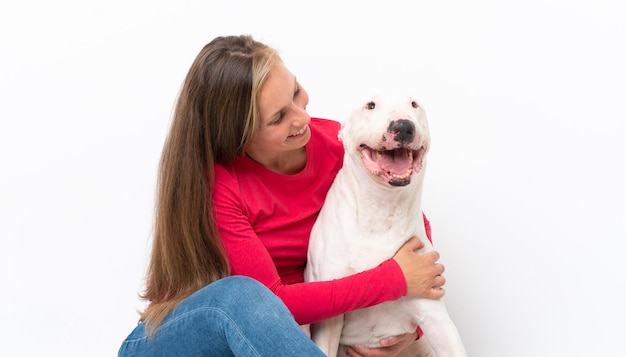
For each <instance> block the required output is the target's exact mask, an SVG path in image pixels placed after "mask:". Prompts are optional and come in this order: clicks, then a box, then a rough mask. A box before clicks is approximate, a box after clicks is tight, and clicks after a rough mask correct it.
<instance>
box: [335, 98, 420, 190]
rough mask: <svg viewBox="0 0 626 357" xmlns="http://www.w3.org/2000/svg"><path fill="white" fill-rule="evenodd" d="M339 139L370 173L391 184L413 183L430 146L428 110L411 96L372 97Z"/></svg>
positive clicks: (352, 116)
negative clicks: (425, 110) (426, 111)
mask: <svg viewBox="0 0 626 357" xmlns="http://www.w3.org/2000/svg"><path fill="white" fill-rule="evenodd" d="M339 139H340V140H341V141H342V142H343V145H344V148H345V150H346V152H347V153H348V154H349V155H351V156H353V157H354V158H355V160H357V158H360V160H361V163H362V165H363V167H364V168H365V169H366V170H367V171H369V173H370V174H372V175H373V176H375V177H377V179H378V180H382V181H383V182H386V183H388V184H390V185H392V186H406V185H408V184H410V183H411V178H412V177H413V175H416V174H419V173H420V172H421V171H422V169H423V167H424V162H425V157H426V153H427V152H428V149H429V146H430V133H429V131H428V122H427V119H426V114H425V112H424V109H423V108H422V107H421V106H420V105H419V103H418V102H417V100H416V99H415V98H413V97H411V96H391V95H386V96H385V95H377V96H374V97H371V98H370V99H369V100H367V101H366V102H365V103H364V104H363V105H361V106H359V107H358V108H357V109H355V110H354V111H353V112H352V114H351V115H350V117H349V118H348V119H347V120H346V121H345V122H344V123H343V127H342V129H341V131H340V133H339Z"/></svg>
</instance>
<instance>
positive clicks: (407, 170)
mask: <svg viewBox="0 0 626 357" xmlns="http://www.w3.org/2000/svg"><path fill="white" fill-rule="evenodd" d="M358 151H359V153H360V154H361V159H362V160H363V163H364V164H365V167H366V168H367V170H369V172H370V173H372V174H373V175H376V176H379V177H381V178H383V179H384V180H385V181H387V182H388V183H389V184H390V185H392V186H406V185H408V184H409V183H411V176H412V175H413V174H414V173H418V172H420V171H421V169H422V165H423V161H424V153H425V152H426V149H425V148H424V147H423V146H422V147H420V148H419V149H411V148H398V149H392V150H375V149H372V148H370V147H368V146H367V145H364V144H362V145H361V146H360V147H359V150H358Z"/></svg>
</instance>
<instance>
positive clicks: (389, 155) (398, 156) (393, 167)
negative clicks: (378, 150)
mask: <svg viewBox="0 0 626 357" xmlns="http://www.w3.org/2000/svg"><path fill="white" fill-rule="evenodd" d="M378 165H379V166H380V168H381V169H383V170H385V171H390V172H392V173H395V174H399V175H402V174H404V173H405V172H407V170H408V169H409V166H411V162H410V161H409V157H408V156H407V154H406V150H405V149H398V150H393V151H385V152H384V153H383V155H382V157H381V158H380V159H378Z"/></svg>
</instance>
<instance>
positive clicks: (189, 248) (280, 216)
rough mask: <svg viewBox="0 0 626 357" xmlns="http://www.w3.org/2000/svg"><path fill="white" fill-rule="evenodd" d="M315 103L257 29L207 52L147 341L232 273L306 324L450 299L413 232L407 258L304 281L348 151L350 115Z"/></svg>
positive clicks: (162, 238) (189, 104)
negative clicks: (317, 110)
mask: <svg viewBox="0 0 626 357" xmlns="http://www.w3.org/2000/svg"><path fill="white" fill-rule="evenodd" d="M308 101H309V98H308V94H307V93H306V91H305V90H304V88H302V86H301V85H300V84H299V83H298V81H297V80H296V78H295V76H294V75H293V74H292V73H291V72H289V70H288V69H287V68H286V67H285V65H284V64H283V63H282V61H281V59H280V57H279V55H278V53H277V52H276V51H275V50H274V49H272V48H271V47H269V46H266V45H264V44H262V43H259V42H257V41H255V40H253V39H252V38H251V37H249V36H228V37H218V38H215V39H214V40H213V41H211V42H210V43H209V44H207V45H206V46H205V47H204V48H203V49H202V51H201V52H200V53H199V54H198V56H197V57H196V59H195V61H194V63H193V64H192V66H191V68H190V70H189V72H188V74H187V77H186V79H185V82H184V84H183V87H182V89H181V92H180V94H179V98H178V102H177V106H176V110H175V113H174V118H173V122H172V127H171V129H170V133H169V136H168V138H167V141H166V143H165V146H164V149H163V155H162V159H161V165H160V171H159V182H158V187H159V190H158V198H157V209H156V225H155V236H154V242H153V247H152V257H151V261H150V265H149V269H148V276H147V287H146V291H145V293H144V294H143V298H144V299H146V300H148V301H150V302H151V304H150V306H149V308H148V309H147V310H146V311H144V312H143V314H142V316H141V319H142V323H141V325H140V326H139V327H138V329H136V330H135V332H134V334H135V337H136V336H139V337H140V338H142V339H145V338H146V336H152V341H153V342H152V343H153V344H154V345H155V346H156V345H157V344H158V341H159V338H160V336H162V335H165V334H166V333H165V332H163V333H161V331H164V330H165V329H166V328H167V327H169V326H170V325H171V324H176V323H177V321H179V320H178V319H177V318H176V316H178V315H179V314H180V311H181V310H182V311H186V309H187V307H186V306H187V305H190V304H192V303H190V300H193V301H194V303H195V304H199V305H195V306H203V305H202V304H205V305H204V306H205V307H206V309H211V308H213V305H212V304H215V303H216V302H217V300H215V299H209V298H206V300H205V299H203V298H196V299H194V298H193V297H194V296H195V295H196V294H198V293H200V294H202V292H203V291H204V290H205V289H206V290H209V288H210V287H211V286H213V285H216V284H217V283H219V281H218V280H220V279H223V278H225V277H227V276H229V275H243V276H247V277H251V278H254V280H256V281H259V282H261V283H262V284H263V285H265V286H266V287H267V288H269V290H271V291H272V292H273V293H274V294H275V295H276V296H278V297H279V298H280V300H282V302H283V303H284V304H285V305H286V307H287V308H288V310H289V311H290V312H291V314H292V315H293V317H291V320H292V322H293V319H294V318H295V321H296V322H297V324H309V323H313V322H316V321H320V320H323V319H327V318H329V317H332V316H336V315H338V314H343V313H345V312H348V311H351V310H354V309H359V308H364V307H368V306H372V305H376V304H379V303H382V302H385V301H390V300H395V299H398V298H400V297H402V296H405V295H408V296H419V297H425V298H433V299H437V298H440V297H442V296H443V294H444V290H443V289H442V288H441V287H442V286H443V285H444V283H445V279H444V278H443V276H442V275H441V274H442V273H443V270H444V268H443V266H442V265H441V264H438V263H436V261H437V260H438V258H439V256H438V254H437V253H436V252H431V253H429V254H427V255H423V256H419V255H416V254H413V253H412V252H413V251H414V250H415V249H418V248H420V247H421V242H420V241H419V239H417V238H415V237H413V238H412V239H410V238H411V237H406V239H407V240H408V242H407V243H406V244H405V245H404V246H403V247H402V248H401V249H400V250H399V251H398V252H397V253H396V255H395V256H394V257H393V258H391V259H389V260H387V261H385V262H382V264H381V265H379V266H378V267H376V268H374V269H371V270H368V271H364V272H361V273H358V274H355V275H353V276H349V277H346V278H342V279H337V280H333V281H327V282H315V283H305V282H304V281H303V280H304V279H303V272H304V267H305V265H306V251H307V245H308V238H309V234H310V231H311V228H312V226H313V223H314V221H315V218H316V216H317V214H318V212H319V210H320V208H321V206H322V203H323V201H324V198H325V196H326V193H327V191H328V189H329V188H330V185H331V183H332V181H333V179H334V177H335V175H336V174H337V171H338V170H339V169H340V167H341V165H342V158H343V148H342V146H341V144H340V143H339V142H338V140H337V133H338V130H339V123H338V122H336V121H331V120H324V119H318V118H311V117H310V116H309V114H308V113H307V112H306V105H307V104H308ZM416 219H422V217H416ZM424 220H425V218H424ZM426 223H427V221H426ZM427 227H428V225H427ZM429 238H430V237H429ZM228 279H233V278H228ZM238 293H240V292H239V290H233V291H232V292H231V295H232V299H234V300H236V301H239V300H240V299H242V298H241V297H240V296H239V295H237V294H238ZM205 295H209V293H207V294H205ZM246 298H248V297H246ZM239 303H241V304H242V305H244V304H245V302H239ZM242 307H243V306H242ZM241 313H242V314H248V315H249V314H252V315H254V314H256V313H258V312H257V311H246V310H244V311H242V312H241ZM248 317H249V316H248ZM252 319H254V317H252ZM259 319H261V318H259ZM212 323H213V321H211V320H210V321H206V324H208V325H211V324H212ZM185 328H187V329H199V328H200V327H199V326H196V325H194V324H185V325H184V326H183V327H177V328H176V331H177V332H176V333H177V334H179V336H180V340H181V341H185V339H186V338H187V337H186V336H187V334H186V332H185V331H184V330H185ZM137 330H141V332H137ZM144 330H145V331H144ZM270 330H275V328H267V333H268V334H269V335H271V334H272V333H274V332H275V331H270ZM170 333H172V334H174V332H170ZM222 333H223V334H226V335H228V333H229V332H227V331H224V332H222ZM146 334H147V335H146ZM132 336H133V335H131V336H129V338H131V337H132ZM417 337H418V335H417V332H416V333H413V334H406V335H403V336H397V337H393V338H389V339H386V340H384V341H381V345H382V346H385V347H383V348H379V349H364V348H360V347H358V346H350V347H349V348H348V349H347V352H348V354H349V355H371V356H376V355H380V356H393V355H397V354H398V353H399V352H402V351H408V350H411V348H414V347H412V345H415V343H414V341H415V340H416V339H417ZM247 338H248V339H255V338H258V335H256V333H251V335H249V336H247ZM296 340H297V339H294V343H298V344H299V345H298V346H300V345H306V343H302V342H301V341H299V340H298V341H296ZM207 341H211V340H210V337H207ZM125 343H128V341H127V342H125ZM210 343H211V342H206V344H210ZM148 345H149V343H148V342H146V344H145V346H148ZM123 347H124V346H123ZM142 348H143V347H142ZM146 348H147V347H146ZM155 348H158V347H155ZM281 351H283V350H280V349H276V350H274V352H273V353H271V355H281ZM286 355H293V354H289V353H287V354H286ZM304 355H306V354H304Z"/></svg>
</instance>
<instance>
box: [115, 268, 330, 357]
mask: <svg viewBox="0 0 626 357" xmlns="http://www.w3.org/2000/svg"><path fill="white" fill-rule="evenodd" d="M118 356H119V357H122V356H133V357H142V356H177V357H178V356H180V357H192V356H307V357H308V356H325V355H324V353H322V352H321V351H320V350H319V349H318V348H317V347H316V346H315V345H314V344H313V342H312V341H311V340H310V339H309V337H308V336H306V334H305V333H304V332H303V331H302V329H301V328H300V326H298V324H297V323H296V322H295V320H294V318H293V316H292V315H291V313H290V312H289V310H288V309H287V308H286V307H285V305H284V304H283V303H282V301H281V300H280V299H279V298H278V297H277V296H276V295H274V294H273V293H272V292H271V291H270V290H269V289H267V288H266V287H265V286H263V285H261V284H260V283H258V282H257V281H256V280H253V279H250V278H246V277H242V276H232V277H228V278H224V279H221V280H219V281H216V282H214V283H212V284H209V285H207V286H206V287H204V288H203V289H201V290H199V291H197V292H196V293H194V294H193V295H191V296H189V297H188V298H187V299H185V300H184V301H183V302H181V303H180V304H179V305H178V306H177V307H176V308H175V309H174V310H172V312H171V313H170V314H169V315H168V316H167V317H166V318H165V320H164V321H163V323H162V324H161V325H159V327H158V328H157V330H156V333H155V335H154V337H153V339H151V340H149V339H148V337H147V335H146V333H145V324H144V323H140V324H139V325H138V326H137V327H136V328H135V330H134V331H133V332H132V333H131V334H130V335H129V336H128V337H127V338H126V340H125V341H124V342H123V343H122V346H121V347H120V349H119V352H118Z"/></svg>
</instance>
